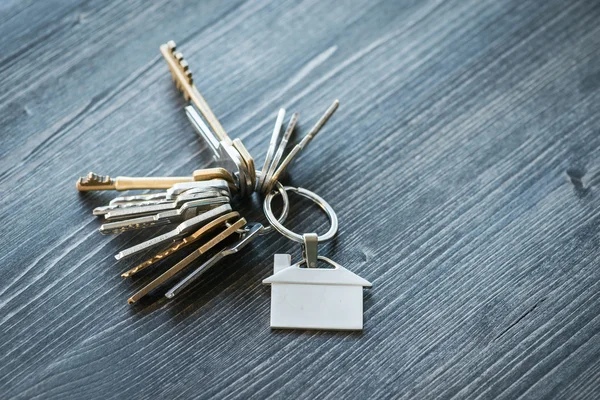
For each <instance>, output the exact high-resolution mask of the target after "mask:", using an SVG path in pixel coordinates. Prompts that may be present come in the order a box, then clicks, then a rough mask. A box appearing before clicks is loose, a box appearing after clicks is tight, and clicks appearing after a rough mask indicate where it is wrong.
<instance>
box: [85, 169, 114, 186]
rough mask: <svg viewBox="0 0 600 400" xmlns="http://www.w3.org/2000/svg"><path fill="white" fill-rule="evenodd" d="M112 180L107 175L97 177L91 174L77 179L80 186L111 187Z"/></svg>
mask: <svg viewBox="0 0 600 400" xmlns="http://www.w3.org/2000/svg"><path fill="white" fill-rule="evenodd" d="M112 183H113V182H112V179H111V178H110V176H108V175H98V174H95V173H93V172H90V173H89V174H87V176H85V177H82V178H79V184H80V185H81V186H92V185H93V186H98V185H102V186H110V185H112Z"/></svg>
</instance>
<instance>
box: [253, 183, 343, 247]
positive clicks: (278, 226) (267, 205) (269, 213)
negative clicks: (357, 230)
mask: <svg viewBox="0 0 600 400" xmlns="http://www.w3.org/2000/svg"><path fill="white" fill-rule="evenodd" d="M278 183H279V182H278ZM288 190H289V191H292V192H295V193H297V194H299V195H300V196H303V197H306V198H307V199H310V200H312V201H314V202H315V203H317V205H318V206H319V207H321V208H322V209H323V211H325V213H326V214H327V216H328V217H329V221H330V222H331V228H329V230H328V231H327V233H325V234H324V235H320V236H318V237H317V239H318V242H319V243H322V242H326V241H328V240H331V239H332V238H333V237H334V236H335V234H336V233H337V231H338V218H337V215H336V213H335V211H334V210H333V208H331V206H330V205H329V203H327V202H326V201H325V200H323V199H322V198H321V197H320V196H318V195H317V194H315V193H313V192H311V191H310V190H306V189H303V188H300V187H299V188H295V187H293V186H284V187H283V192H287V191H288ZM278 193H282V191H281V190H279V191H277V192H271V193H269V194H267V196H266V197H265V201H264V203H263V210H264V211H265V216H266V217H267V219H268V220H269V223H270V224H271V226H272V227H273V228H275V230H277V232H279V233H281V234H282V235H283V236H285V237H287V238H288V239H290V240H293V241H295V242H298V243H304V237H303V235H299V234H297V233H295V232H292V231H291V230H289V229H288V228H286V227H285V226H283V224H282V223H281V222H280V221H278V220H277V218H275V216H274V215H273V210H272V209H271V201H273V197H275V196H276V195H277V194H278Z"/></svg>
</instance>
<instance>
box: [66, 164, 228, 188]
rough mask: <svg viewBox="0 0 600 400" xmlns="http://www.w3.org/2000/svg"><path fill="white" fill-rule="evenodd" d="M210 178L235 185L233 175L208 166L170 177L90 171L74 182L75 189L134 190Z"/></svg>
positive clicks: (168, 186)
mask: <svg viewBox="0 0 600 400" xmlns="http://www.w3.org/2000/svg"><path fill="white" fill-rule="evenodd" d="M211 179H224V180H226V181H227V182H230V183H231V184H232V185H235V181H234V179H233V176H232V175H231V173H230V172H229V171H227V170H226V169H224V168H208V169H199V170H196V171H194V173H193V174H192V176H172V177H128V176H117V177H116V178H111V177H110V176H108V175H98V174H95V173H93V172H90V173H89V174H88V175H87V176H85V177H82V178H79V179H78V180H77V183H76V187H77V190H79V191H80V192H89V191H93V190H119V191H120V190H135V189H168V188H170V187H171V186H173V185H174V184H176V183H183V182H194V181H208V180H211Z"/></svg>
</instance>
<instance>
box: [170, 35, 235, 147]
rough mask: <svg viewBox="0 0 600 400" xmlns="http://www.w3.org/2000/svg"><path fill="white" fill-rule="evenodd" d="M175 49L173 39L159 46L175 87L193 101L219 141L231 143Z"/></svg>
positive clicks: (187, 66)
mask: <svg viewBox="0 0 600 400" xmlns="http://www.w3.org/2000/svg"><path fill="white" fill-rule="evenodd" d="M176 50H177V45H176V44H175V42H174V41H173V40H169V42H167V43H166V44H163V45H161V46H160V52H161V54H162V56H163V57H164V59H165V61H166V62H167V65H168V66H169V70H170V71H171V76H172V77H173V80H174V81H175V85H176V86H177V89H179V90H180V91H181V92H182V93H183V96H184V97H185V99H186V100H188V101H190V100H191V101H192V103H194V105H195V106H196V107H197V108H198V110H199V111H200V112H201V113H202V115H203V116H204V118H205V119H206V121H207V122H208V124H209V125H210V127H211V128H212V130H213V132H215V134H216V135H217V137H218V138H219V141H224V142H227V143H231V138H229V136H228V135H227V133H226V132H225V129H223V126H222V125H221V123H220V122H219V120H218V119H217V117H216V116H215V114H214V113H213V112H212V110H211V109H210V107H209V106H208V103H207V102H206V100H204V97H202V95H201V94H200V92H199V91H198V89H197V88H196V85H195V84H194V80H193V78H192V71H190V68H189V64H188V62H187V61H186V60H185V59H184V58H183V54H182V53H181V52H178V51H176Z"/></svg>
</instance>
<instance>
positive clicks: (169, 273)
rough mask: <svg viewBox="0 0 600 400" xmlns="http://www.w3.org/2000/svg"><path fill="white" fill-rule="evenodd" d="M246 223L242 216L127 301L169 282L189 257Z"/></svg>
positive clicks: (214, 244)
mask: <svg viewBox="0 0 600 400" xmlns="http://www.w3.org/2000/svg"><path fill="white" fill-rule="evenodd" d="M244 225H246V220H245V219H244V218H240V219H239V220H238V221H237V222H235V223H233V224H232V225H231V226H229V227H228V228H227V229H225V230H224V231H223V232H221V233H219V234H218V235H217V236H215V237H214V238H212V239H211V240H209V241H208V242H206V243H205V244H204V245H202V246H201V247H200V248H199V249H198V250H196V251H194V252H193V253H191V254H190V255H188V256H187V257H186V258H184V259H183V260H181V261H180V262H178V263H177V264H175V266H173V267H171V268H170V269H168V270H167V271H165V272H164V273H162V274H161V275H160V276H159V277H158V278H156V279H154V280H153V281H152V282H150V283H149V284H147V285H146V286H144V287H143V288H142V289H141V290H140V291H138V292H137V293H135V294H134V295H133V296H131V297H130V298H129V299H127V302H128V303H129V304H133V303H135V302H136V301H138V300H139V299H141V298H142V297H144V296H145V295H147V294H148V293H150V292H151V291H152V290H154V289H156V288H157V287H159V286H160V285H162V284H163V283H165V282H167V281H168V280H169V279H171V278H172V277H173V276H174V275H175V274H177V273H178V272H179V271H181V270H182V269H183V268H185V267H186V266H188V265H189V261H188V262H185V261H186V260H188V259H189V258H191V259H195V258H197V257H198V256H200V255H202V254H204V253H206V252H207V251H209V250H210V249H212V248H213V247H215V246H216V245H217V244H219V243H221V242H222V241H223V240H225V239H227V238H228V237H229V236H231V235H232V234H234V233H235V232H236V231H237V230H238V229H240V228H242V227H243V226H244Z"/></svg>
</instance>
